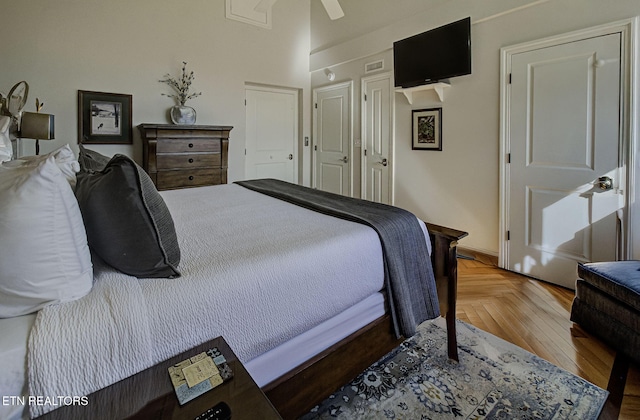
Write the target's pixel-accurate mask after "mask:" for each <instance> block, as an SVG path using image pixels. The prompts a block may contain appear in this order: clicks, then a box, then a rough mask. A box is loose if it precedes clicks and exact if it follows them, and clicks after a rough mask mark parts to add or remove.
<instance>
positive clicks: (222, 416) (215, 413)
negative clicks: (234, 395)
mask: <svg viewBox="0 0 640 420" xmlns="http://www.w3.org/2000/svg"><path fill="white" fill-rule="evenodd" d="M230 418H231V409H230V408H229V406H228V405H227V403H225V402H224V401H223V402H221V403H218V404H216V405H214V406H213V407H211V408H210V409H208V410H207V411H205V412H204V413H202V414H200V415H199V416H198V417H196V418H195V420H229V419H230Z"/></svg>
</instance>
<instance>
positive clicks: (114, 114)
mask: <svg viewBox="0 0 640 420" xmlns="http://www.w3.org/2000/svg"><path fill="white" fill-rule="evenodd" d="M132 102H133V97H132V96H131V95H123V94H119V93H104V92H91V91H87V90H79V91H78V143H93V144H132V143H133V136H132V126H131V109H132Z"/></svg>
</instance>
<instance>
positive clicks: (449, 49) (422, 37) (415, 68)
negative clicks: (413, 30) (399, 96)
mask: <svg viewBox="0 0 640 420" xmlns="http://www.w3.org/2000/svg"><path fill="white" fill-rule="evenodd" d="M393 68H394V79H395V85H396V87H403V88H409V87H413V86H418V85H424V84H428V83H436V82H438V81H441V80H443V79H448V78H450V77H455V76H462V75H465V74H471V18H466V19H462V20H459V21H457V22H453V23H450V24H448V25H444V26H441V27H439V28H435V29H432V30H430V31H427V32H423V33H421V34H418V35H414V36H412V37H410V38H405V39H403V40H400V41H396V42H394V43H393Z"/></svg>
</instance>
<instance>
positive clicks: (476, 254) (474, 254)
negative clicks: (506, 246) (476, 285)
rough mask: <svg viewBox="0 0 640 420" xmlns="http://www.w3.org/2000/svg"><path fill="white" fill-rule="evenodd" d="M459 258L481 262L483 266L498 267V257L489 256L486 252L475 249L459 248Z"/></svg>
mask: <svg viewBox="0 0 640 420" xmlns="http://www.w3.org/2000/svg"><path fill="white" fill-rule="evenodd" d="M458 256H459V257H462V258H465V257H466V258H469V259H473V260H476V261H480V262H481V263H483V264H487V265H492V266H494V267H497V266H498V256H497V255H491V254H487V253H485V252H481V251H476V250H473V249H469V248H465V247H462V246H458Z"/></svg>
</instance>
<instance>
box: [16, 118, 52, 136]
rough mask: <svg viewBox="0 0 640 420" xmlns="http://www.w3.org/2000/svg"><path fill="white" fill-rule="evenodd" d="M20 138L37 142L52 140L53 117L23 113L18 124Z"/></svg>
mask: <svg viewBox="0 0 640 420" xmlns="http://www.w3.org/2000/svg"><path fill="white" fill-rule="evenodd" d="M20 137H22V138H26V139H38V140H51V139H54V138H55V129H54V119H53V115H51V114H40V113H35V112H24V113H23V114H22V121H21V123H20Z"/></svg>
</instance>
